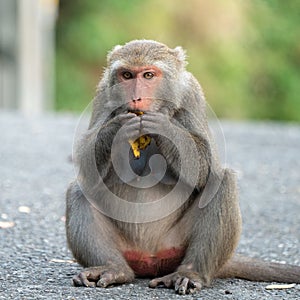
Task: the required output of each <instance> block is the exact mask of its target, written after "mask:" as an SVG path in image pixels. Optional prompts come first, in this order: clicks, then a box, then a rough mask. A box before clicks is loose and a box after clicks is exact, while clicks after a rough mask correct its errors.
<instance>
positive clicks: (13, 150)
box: [0, 112, 300, 300]
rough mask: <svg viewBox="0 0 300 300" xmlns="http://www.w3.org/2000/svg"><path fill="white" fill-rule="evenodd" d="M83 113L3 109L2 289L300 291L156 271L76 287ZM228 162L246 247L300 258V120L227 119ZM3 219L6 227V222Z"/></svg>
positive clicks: (8, 293)
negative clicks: (189, 282)
mask: <svg viewBox="0 0 300 300" xmlns="http://www.w3.org/2000/svg"><path fill="white" fill-rule="evenodd" d="M77 121H78V116H74V115H59V114H56V115H46V116H40V117H24V116H21V115H18V114H15V113H8V112H1V113H0V132H1V136H0V142H1V143H0V145H1V146H0V147H1V148H0V165H1V171H0V183H1V190H0V191H1V194H0V299H5V300H7V299H50V300H51V299H74V300H75V299H76V300H79V299H143V300H145V299H214V300H216V299H239V300H241V299H247V300H248V299H272V300H274V299H293V300H295V299H300V285H296V286H295V287H294V288H291V289H288V290H266V289H265V287H266V285H267V283H256V282H248V281H245V280H238V279H228V280H216V281H215V282H214V283H213V285H212V287H211V288H206V289H203V290H202V291H201V292H200V293H199V294H196V295H193V296H178V295H175V294H174V291H173V290H167V289H162V288H160V289H150V288H148V287H147V285H148V280H145V279H144V280H136V281H135V282H134V283H133V284H127V285H123V286H116V287H112V288H109V289H100V288H94V289H90V288H76V287H73V286H72V284H71V278H72V276H73V275H74V274H75V273H77V272H79V271H80V270H81V267H80V266H79V265H78V264H76V263H75V262H73V261H72V255H71V253H70V251H69V250H68V248H67V245H66V238H65V229H64V213H65V203H64V197H65V196H64V194H65V191H66V188H67V185H68V183H69V182H70V181H71V180H72V179H73V177H74V171H73V166H72V163H71V162H70V156H71V152H72V140H73V135H74V130H75V127H76V124H77ZM221 123H222V128H223V131H224V135H225V138H226V156H227V159H226V163H227V165H229V166H230V167H232V168H234V169H235V170H236V172H237V175H238V181H239V189H240V202H241V209H242V214H243V223H244V226H243V232H242V237H241V241H240V244H239V247H238V251H239V252H241V253H243V254H247V255H250V256H253V257H261V258H263V259H266V260H271V261H279V262H283V263H294V264H297V265H300V158H299V151H300V125H295V124H294V125H293V124H290V125H286V124H280V123H250V122H248V123H247V122H244V123H242V122H229V121H223V122H221ZM1 227H2V228H1Z"/></svg>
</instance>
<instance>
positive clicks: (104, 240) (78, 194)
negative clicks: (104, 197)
mask: <svg viewBox="0 0 300 300" xmlns="http://www.w3.org/2000/svg"><path fill="white" fill-rule="evenodd" d="M66 198H67V206H66V232H67V240H68V244H69V247H70V249H71V250H72V253H73V255H74V257H75V258H76V259H77V261H78V262H79V263H80V264H81V265H83V266H84V267H88V268H87V269H85V270H83V271H82V272H80V273H79V274H78V275H76V276H74V277H73V282H74V285H76V286H101V287H106V286H108V285H110V284H114V283H125V282H130V281H132V280H133V278H134V273H133V271H132V270H131V268H130V267H129V266H128V264H127V262H126V261H125V259H124V257H123V256H122V254H121V250H120V249H121V248H122V241H123V239H122V237H121V236H120V234H119V232H118V230H116V228H115V226H113V225H112V223H111V222H110V219H109V218H107V217H106V216H104V215H103V214H101V213H100V212H99V211H98V210H96V209H95V208H94V207H93V206H92V205H91V204H90V202H89V201H88V200H87V199H86V198H85V196H84V195H83V193H82V191H81V190H80V188H79V186H78V185H77V183H72V184H71V185H70V187H69V189H68V191H67V197H66Z"/></svg>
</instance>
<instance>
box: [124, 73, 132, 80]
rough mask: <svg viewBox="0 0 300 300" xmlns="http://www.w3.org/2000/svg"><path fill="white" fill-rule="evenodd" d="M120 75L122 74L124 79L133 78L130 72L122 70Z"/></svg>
mask: <svg viewBox="0 0 300 300" xmlns="http://www.w3.org/2000/svg"><path fill="white" fill-rule="evenodd" d="M122 76H123V78H124V79H131V78H133V75H132V73H130V72H128V71H125V72H123V73H122Z"/></svg>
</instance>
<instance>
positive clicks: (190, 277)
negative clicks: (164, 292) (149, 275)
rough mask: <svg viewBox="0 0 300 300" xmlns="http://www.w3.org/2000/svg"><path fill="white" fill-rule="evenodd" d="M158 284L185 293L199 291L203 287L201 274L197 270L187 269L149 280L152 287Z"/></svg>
mask: <svg viewBox="0 0 300 300" xmlns="http://www.w3.org/2000/svg"><path fill="white" fill-rule="evenodd" d="M158 286H163V287H166V288H169V289H174V290H175V293H177V294H179V295H185V294H193V293H195V292H197V291H199V290H200V289H201V287H202V283H201V279H200V275H199V274H198V273H197V272H194V271H191V270H185V271H177V272H174V273H171V274H169V275H166V276H163V277H160V278H155V279H152V280H151V281H150V282H149V287H151V288H156V287H158Z"/></svg>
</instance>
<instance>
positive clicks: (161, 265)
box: [124, 248, 185, 277]
mask: <svg viewBox="0 0 300 300" xmlns="http://www.w3.org/2000/svg"><path fill="white" fill-rule="evenodd" d="M184 254H185V251H184V249H181V248H171V249H166V250H161V251H159V252H157V253H156V254H151V253H147V252H141V251H136V250H129V251H125V252H124V257H125V259H126V261H127V262H128V264H129V266H130V267H131V268H132V270H133V271H134V273H135V275H136V276H138V277H155V276H163V275H166V274H169V273H172V272H174V271H175V270H176V268H177V267H178V266H179V265H180V263H181V261H182V259H183V257H184Z"/></svg>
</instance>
